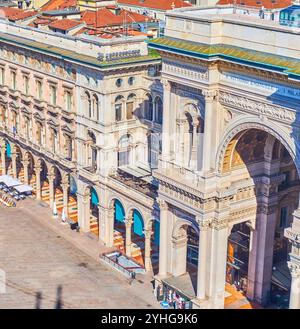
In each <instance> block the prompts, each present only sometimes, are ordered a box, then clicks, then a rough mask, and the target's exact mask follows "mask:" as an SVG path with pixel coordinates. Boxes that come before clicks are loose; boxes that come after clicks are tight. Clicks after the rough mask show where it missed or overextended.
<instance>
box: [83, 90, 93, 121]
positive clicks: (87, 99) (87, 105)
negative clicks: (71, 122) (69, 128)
mask: <svg viewBox="0 0 300 329" xmlns="http://www.w3.org/2000/svg"><path fill="white" fill-rule="evenodd" d="M84 98H85V110H87V111H88V116H89V118H91V117H92V103H91V97H90V94H89V93H87V92H86V93H85V95H84Z"/></svg>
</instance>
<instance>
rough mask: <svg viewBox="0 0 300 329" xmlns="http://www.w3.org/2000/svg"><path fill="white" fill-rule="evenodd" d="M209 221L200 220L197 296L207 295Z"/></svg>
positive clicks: (203, 296) (201, 297) (202, 297)
mask: <svg viewBox="0 0 300 329" xmlns="http://www.w3.org/2000/svg"><path fill="white" fill-rule="evenodd" d="M208 227H209V224H208V222H204V221H200V222H199V251H198V276H197V298H199V299H204V298H205V297H206V272H207V265H208V264H207V263H208V259H207V241H208Z"/></svg>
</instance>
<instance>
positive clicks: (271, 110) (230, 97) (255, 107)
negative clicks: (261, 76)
mask: <svg viewBox="0 0 300 329" xmlns="http://www.w3.org/2000/svg"><path fill="white" fill-rule="evenodd" d="M219 102H220V103H221V104H223V105H227V106H230V107H232V108H234V109H236V108H238V109H240V110H243V111H244V110H248V111H250V112H252V113H254V114H258V115H262V116H266V117H269V118H271V119H275V120H280V121H285V122H287V123H294V122H295V121H296V111H293V110H289V109H286V108H284V107H281V106H278V105H270V104H266V103H262V102H259V101H257V100H254V99H251V98H248V97H243V96H239V95H235V94H232V93H228V92H224V91H220V93H219Z"/></svg>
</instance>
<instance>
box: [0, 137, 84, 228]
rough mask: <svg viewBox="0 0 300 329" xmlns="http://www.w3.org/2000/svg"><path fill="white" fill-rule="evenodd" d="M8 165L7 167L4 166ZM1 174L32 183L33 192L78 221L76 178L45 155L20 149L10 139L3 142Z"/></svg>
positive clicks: (25, 182)
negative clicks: (38, 155)
mask: <svg viewBox="0 0 300 329" xmlns="http://www.w3.org/2000/svg"><path fill="white" fill-rule="evenodd" d="M3 164H5V166H4V165H3ZM0 167H1V174H2V175H3V174H7V175H10V176H12V177H14V178H17V179H19V180H20V182H21V183H24V184H28V185H31V186H32V187H33V194H34V195H35V196H36V198H37V199H38V200H42V201H44V202H46V203H48V204H49V206H50V208H53V205H54V202H55V206H56V208H57V211H58V213H62V211H63V209H64V212H65V216H66V218H69V219H70V220H72V221H74V222H77V221H78V218H77V184H76V180H75V178H74V177H73V176H72V175H71V174H69V173H66V172H62V171H61V170H60V169H59V168H58V167H56V166H53V165H51V164H50V163H47V162H46V161H45V160H44V159H42V158H37V157H34V156H33V155H32V154H31V153H30V152H29V151H27V150H23V151H22V149H21V147H20V146H18V145H16V144H11V143H10V142H9V141H8V140H5V139H4V140H3V141H2V145H1V166H0Z"/></svg>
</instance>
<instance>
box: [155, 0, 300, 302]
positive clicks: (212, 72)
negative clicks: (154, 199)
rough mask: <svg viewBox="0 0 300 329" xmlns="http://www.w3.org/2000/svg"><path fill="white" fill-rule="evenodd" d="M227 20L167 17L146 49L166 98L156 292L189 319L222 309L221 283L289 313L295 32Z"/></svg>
mask: <svg viewBox="0 0 300 329" xmlns="http://www.w3.org/2000/svg"><path fill="white" fill-rule="evenodd" d="M237 11H238V10H237V9H235V8H231V9H230V7H229V8H228V7H227V8H222V7H215V8H203V9H200V8H192V9H178V10H175V11H173V12H169V13H168V14H167V20H166V21H167V24H166V34H165V38H159V39H156V40H153V41H152V42H150V45H149V46H150V47H151V48H154V49H156V50H158V51H159V52H160V54H161V56H162V85H163V88H164V122H163V134H162V135H163V137H162V140H163V145H162V156H161V158H160V161H159V167H158V169H157V170H156V171H155V172H154V176H155V178H156V179H157V180H158V181H159V191H158V200H159V201H158V202H159V205H160V209H161V213H160V255H159V273H158V275H157V276H156V282H157V285H158V286H160V285H161V284H163V285H164V287H165V286H167V287H171V288H172V289H175V290H177V291H179V292H181V294H182V295H184V296H188V297H189V299H191V300H192V303H193V306H194V307H199V308H223V307H224V297H226V293H225V282H229V283H231V284H235V285H236V286H237V287H238V288H242V289H243V290H244V291H245V293H246V295H247V297H248V298H249V299H250V300H253V301H256V302H258V303H260V304H262V305H265V304H267V303H269V302H270V300H271V301H272V296H273V294H274V293H275V292H277V291H280V292H281V293H284V292H285V293H286V295H287V299H289V303H290V304H289V305H290V308H299V307H300V294H299V287H300V286H299V282H300V276H299V260H300V258H299V243H298V234H299V214H298V213H299V210H298V207H299V189H300V186H299V132H300V130H299V127H300V126H299V117H298V111H299V100H300V89H299V87H300V82H299V67H300V62H299V61H298V59H297V58H298V57H297V53H298V52H299V46H298V44H297V42H296V38H297V33H298V30H297V31H296V30H292V29H287V28H286V29H284V28H282V27H281V26H279V25H278V23H275V22H273V23H270V22H264V21H263V20H261V19H259V18H257V19H255V18H252V19H251V20H250V19H247V18H244V17H243V15H241V14H242V13H239V12H237ZM271 36H272V37H271ZM274 36H276V38H274ZM262 45H263V47H262ZM279 66H280V67H279ZM165 118H168V119H165ZM193 249H194V250H196V251H197V252H195V257H194V259H193V257H192V256H191V253H192V251H193ZM196 257H198V258H196ZM195 258H196V260H195ZM287 261H288V263H287ZM288 267H289V269H290V273H291V275H290V274H289V272H288ZM279 277H281V279H280V278H279ZM192 285H193V289H192V288H191V287H192ZM241 285H242V287H241ZM171 291H173V290H171ZM289 295H290V297H289Z"/></svg>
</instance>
